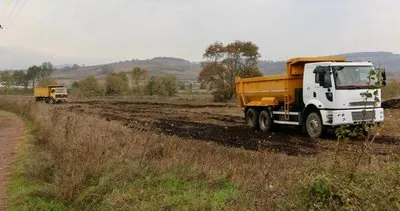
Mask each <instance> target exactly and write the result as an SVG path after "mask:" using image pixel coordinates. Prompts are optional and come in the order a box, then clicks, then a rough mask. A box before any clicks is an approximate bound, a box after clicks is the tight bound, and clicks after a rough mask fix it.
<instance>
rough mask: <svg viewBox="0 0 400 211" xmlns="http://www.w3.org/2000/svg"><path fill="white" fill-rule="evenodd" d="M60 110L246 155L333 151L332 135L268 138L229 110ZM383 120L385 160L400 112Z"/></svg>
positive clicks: (181, 106) (134, 104) (186, 106)
mask: <svg viewBox="0 0 400 211" xmlns="http://www.w3.org/2000/svg"><path fill="white" fill-rule="evenodd" d="M60 107H61V108H63V109H66V110H69V111H73V112H77V113H80V112H83V113H86V114H93V115H97V116H100V117H102V118H105V119H107V120H109V121H118V122H121V123H122V124H123V125H125V126H128V127H131V128H135V129H138V130H146V131H154V132H156V133H163V134H167V135H171V136H178V137H182V138H187V139H192V140H198V141H206V142H214V143H218V144H222V145H227V146H232V147H243V148H244V149H248V150H270V151H275V152H281V153H285V154H288V155H311V154H316V153H319V152H321V151H323V150H334V149H335V146H336V140H335V137H334V134H333V131H331V132H330V135H328V138H327V139H323V140H318V141H315V140H312V139H310V138H309V137H307V135H306V134H303V133H302V132H301V130H300V129H298V128H296V127H283V126H282V127H280V128H279V129H278V130H277V131H275V132H273V133H263V132H259V131H253V130H251V129H249V128H248V127H247V126H246V124H245V122H244V118H243V112H242V111H241V109H240V108H239V107H237V106H236V105H234V104H210V103H208V104H201V103H173V102H165V103H164V102H154V101H153V102H152V101H117V100H93V101H75V102H72V103H70V104H68V105H61V106H60ZM386 114H387V115H385V117H386V120H385V122H388V124H386V125H385V127H384V129H383V131H382V133H381V136H379V137H378V138H377V139H376V141H375V142H376V143H377V147H376V149H378V151H377V152H376V153H378V154H386V153H388V152H387V151H388V150H389V151H390V150H391V149H393V147H400V138H399V136H400V134H398V133H397V132H396V130H395V129H394V128H395V125H397V124H398V119H399V118H400V110H398V109H386Z"/></svg>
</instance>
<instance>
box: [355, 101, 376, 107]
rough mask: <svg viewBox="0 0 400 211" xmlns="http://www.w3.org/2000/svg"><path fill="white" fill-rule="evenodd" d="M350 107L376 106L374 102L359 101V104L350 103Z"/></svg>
mask: <svg viewBox="0 0 400 211" xmlns="http://www.w3.org/2000/svg"><path fill="white" fill-rule="evenodd" d="M349 104H350V106H374V104H375V103H374V102H372V101H367V102H365V101H359V102H350V103H349Z"/></svg>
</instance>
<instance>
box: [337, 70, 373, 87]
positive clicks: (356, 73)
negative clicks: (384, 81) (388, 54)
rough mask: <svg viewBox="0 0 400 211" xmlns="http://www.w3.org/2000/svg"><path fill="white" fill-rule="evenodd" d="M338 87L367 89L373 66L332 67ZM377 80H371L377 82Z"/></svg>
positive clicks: (371, 82) (371, 83)
mask: <svg viewBox="0 0 400 211" xmlns="http://www.w3.org/2000/svg"><path fill="white" fill-rule="evenodd" d="M332 69H333V72H334V76H335V84H336V89H366V88H368V87H369V85H368V75H369V72H370V71H371V69H374V67H372V66H334V67H332ZM375 82H376V81H375V80H371V81H370V82H369V84H370V85H374V84H375Z"/></svg>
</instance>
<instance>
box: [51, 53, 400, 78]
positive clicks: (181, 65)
mask: <svg viewBox="0 0 400 211" xmlns="http://www.w3.org/2000/svg"><path fill="white" fill-rule="evenodd" d="M337 56H344V57H346V58H347V59H348V60H350V61H371V62H373V63H374V64H375V65H376V66H379V65H381V66H382V67H385V68H386V69H387V71H388V75H400V54H393V53H390V52H358V53H347V54H340V55H337ZM133 67H141V68H146V69H148V70H149V71H150V75H151V76H154V75H160V74H174V75H176V76H177V77H178V79H180V80H196V78H197V76H198V74H199V72H200V70H201V65H200V63H198V62H190V61H187V60H184V59H180V58H171V57H155V58H153V59H147V60H128V61H119V62H115V63H111V64H104V65H95V66H87V67H75V68H72V67H68V66H65V65H64V67H63V68H61V69H59V70H57V71H56V72H55V74H54V77H55V78H56V79H57V80H60V81H63V82H67V83H68V82H71V81H76V80H81V79H83V78H85V77H87V76H90V75H94V76H96V77H97V78H99V79H103V78H104V77H105V76H106V75H107V74H109V73H110V72H119V71H124V72H128V71H130V70H131V69H132V68H133ZM259 67H260V70H261V71H262V73H263V74H264V75H273V74H280V73H283V72H284V71H285V62H284V61H260V62H259Z"/></svg>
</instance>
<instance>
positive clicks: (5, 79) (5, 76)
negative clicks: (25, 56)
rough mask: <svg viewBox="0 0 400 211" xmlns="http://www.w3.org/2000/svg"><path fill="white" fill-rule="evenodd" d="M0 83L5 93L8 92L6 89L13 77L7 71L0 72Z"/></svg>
mask: <svg viewBox="0 0 400 211" xmlns="http://www.w3.org/2000/svg"><path fill="white" fill-rule="evenodd" d="M0 83H1V85H2V86H3V87H4V89H5V91H6V93H7V94H8V90H9V89H10V87H11V86H12V84H13V78H12V76H11V75H10V73H8V72H2V73H1V76H0Z"/></svg>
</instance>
